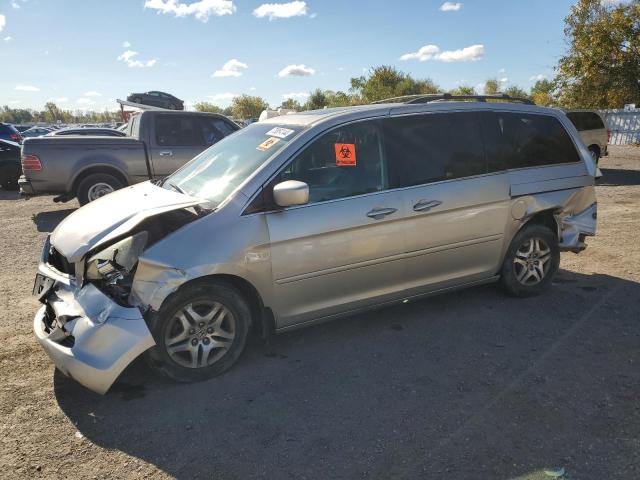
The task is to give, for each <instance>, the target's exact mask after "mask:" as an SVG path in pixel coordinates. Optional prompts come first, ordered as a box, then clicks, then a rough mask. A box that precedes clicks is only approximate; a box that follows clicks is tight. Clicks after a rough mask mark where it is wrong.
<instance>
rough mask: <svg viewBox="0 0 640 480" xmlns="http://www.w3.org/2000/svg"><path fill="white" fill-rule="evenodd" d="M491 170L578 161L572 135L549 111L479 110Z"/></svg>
mask: <svg viewBox="0 0 640 480" xmlns="http://www.w3.org/2000/svg"><path fill="white" fill-rule="evenodd" d="M480 118H481V124H482V132H483V136H484V142H485V148H486V152H487V162H488V167H489V171H490V172H496V171H500V170H507V169H512V168H526V167H540V166H544V165H555V164H560V163H571V162H578V161H580V157H579V155H578V152H577V151H576V148H575V145H574V144H573V142H572V140H571V137H570V136H569V134H568V133H567V131H566V130H565V129H564V127H563V126H562V124H561V123H560V121H559V120H558V119H557V118H555V117H553V116H550V115H536V114H527V113H511V112H481V113H480Z"/></svg>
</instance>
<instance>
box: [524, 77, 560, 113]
mask: <svg viewBox="0 0 640 480" xmlns="http://www.w3.org/2000/svg"><path fill="white" fill-rule="evenodd" d="M530 97H531V99H532V100H533V102H534V103H535V104H536V105H541V106H543V107H555V106H557V105H558V100H557V98H556V86H555V84H554V83H553V82H552V81H551V80H538V81H537V82H536V83H535V85H534V86H533V87H531V94H530Z"/></svg>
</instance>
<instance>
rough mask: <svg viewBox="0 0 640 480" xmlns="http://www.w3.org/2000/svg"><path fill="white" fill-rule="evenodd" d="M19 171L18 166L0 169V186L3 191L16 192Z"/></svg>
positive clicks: (7, 166) (5, 166)
mask: <svg viewBox="0 0 640 480" xmlns="http://www.w3.org/2000/svg"><path fill="white" fill-rule="evenodd" d="M20 172H21V169H20V167H19V166H18V165H4V166H2V167H0V186H1V187H2V189H3V190H17V189H18V179H19V178H20Z"/></svg>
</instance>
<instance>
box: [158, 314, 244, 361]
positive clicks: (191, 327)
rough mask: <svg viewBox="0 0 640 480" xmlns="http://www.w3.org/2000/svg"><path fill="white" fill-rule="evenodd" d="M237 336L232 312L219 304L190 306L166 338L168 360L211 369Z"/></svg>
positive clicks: (176, 321) (175, 322) (179, 315)
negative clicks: (169, 358)
mask: <svg viewBox="0 0 640 480" xmlns="http://www.w3.org/2000/svg"><path fill="white" fill-rule="evenodd" d="M235 336H236V321H235V317H234V316H233V314H232V313H231V311H230V310H229V309H228V308H226V307H225V306H224V305H222V304H221V303H219V302H214V301H199V302H193V303H189V304H188V305H186V306H184V307H183V308H182V309H180V310H179V311H178V312H177V313H176V314H175V315H174V317H173V318H172V320H171V321H170V323H169V326H168V328H167V330H166V334H165V339H164V343H165V348H166V350H167V353H168V354H169V357H171V359H172V360H173V361H174V362H176V363H177V364H178V365H181V366H183V367H187V368H202V367H208V366H210V365H212V364H214V363H215V362H217V361H218V360H220V359H221V358H222V357H223V356H224V355H225V354H226V353H227V351H228V350H229V349H230V348H231V345H232V344H233V340H234V339H235Z"/></svg>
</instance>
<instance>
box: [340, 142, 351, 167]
mask: <svg viewBox="0 0 640 480" xmlns="http://www.w3.org/2000/svg"><path fill="white" fill-rule="evenodd" d="M335 148H336V165H337V166H339V167H355V166H356V146H355V144H353V143H336V144H335Z"/></svg>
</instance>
